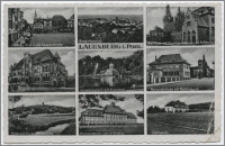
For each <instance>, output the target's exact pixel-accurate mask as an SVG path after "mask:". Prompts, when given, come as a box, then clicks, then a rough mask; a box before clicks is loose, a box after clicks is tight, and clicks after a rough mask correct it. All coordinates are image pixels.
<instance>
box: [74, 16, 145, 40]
mask: <svg viewBox="0 0 225 146" xmlns="http://www.w3.org/2000/svg"><path fill="white" fill-rule="evenodd" d="M78 34H79V35H78V40H79V42H80V43H101V42H103V43H104V42H107V43H112V42H123V43H124V42H133V43H137V42H140V43H141V42H143V21H142V20H139V19H135V17H134V18H133V17H130V16H105V17H103V16H99V17H98V16H95V17H93V16H90V17H88V18H87V17H82V16H80V17H79V19H78Z"/></svg>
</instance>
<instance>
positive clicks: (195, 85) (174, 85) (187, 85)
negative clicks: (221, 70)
mask: <svg viewBox="0 0 225 146" xmlns="http://www.w3.org/2000/svg"><path fill="white" fill-rule="evenodd" d="M147 90H148V91H154V90H214V78H202V79H190V80H185V81H180V82H169V83H157V84H148V85H147Z"/></svg>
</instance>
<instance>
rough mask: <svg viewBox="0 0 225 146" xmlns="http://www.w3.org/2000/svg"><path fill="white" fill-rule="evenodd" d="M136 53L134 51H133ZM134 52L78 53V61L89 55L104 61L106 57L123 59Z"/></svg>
mask: <svg viewBox="0 0 225 146" xmlns="http://www.w3.org/2000/svg"><path fill="white" fill-rule="evenodd" d="M135 51H136V50H135ZM135 51H131V50H130V51H114V50H108V51H79V52H78V56H79V59H81V58H83V57H85V56H87V55H89V56H91V57H94V56H97V55H99V56H101V57H102V58H104V59H106V58H108V57H112V58H123V57H127V56H130V55H132V54H133V53H134V52H135Z"/></svg>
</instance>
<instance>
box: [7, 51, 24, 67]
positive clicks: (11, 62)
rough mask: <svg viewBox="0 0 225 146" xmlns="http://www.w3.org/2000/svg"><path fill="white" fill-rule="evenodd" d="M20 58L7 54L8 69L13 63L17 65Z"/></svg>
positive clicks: (16, 55)
mask: <svg viewBox="0 0 225 146" xmlns="http://www.w3.org/2000/svg"><path fill="white" fill-rule="evenodd" d="M21 59H22V58H21V56H20V55H18V54H14V53H9V67H10V65H12V64H14V63H18V62H19V61H20V60H21Z"/></svg>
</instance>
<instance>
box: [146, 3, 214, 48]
mask: <svg viewBox="0 0 225 146" xmlns="http://www.w3.org/2000/svg"><path fill="white" fill-rule="evenodd" d="M146 10H147V14H146V21H147V25H146V31H147V32H146V35H147V37H146V38H147V40H146V41H147V45H153V46H170V45H214V44H215V9H214V7H210V6H209V7H173V5H164V6H163V5H162V6H161V7H148V8H147V9H146Z"/></svg>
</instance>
